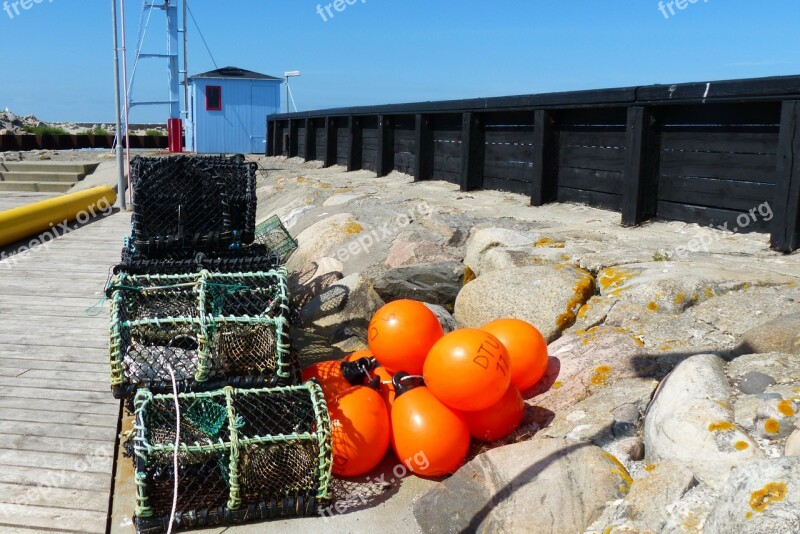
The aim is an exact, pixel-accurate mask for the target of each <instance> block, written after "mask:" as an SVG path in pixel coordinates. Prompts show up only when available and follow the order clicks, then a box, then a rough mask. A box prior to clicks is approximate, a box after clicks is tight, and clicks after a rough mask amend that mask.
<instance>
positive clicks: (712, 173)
mask: <svg viewBox="0 0 800 534" xmlns="http://www.w3.org/2000/svg"><path fill="white" fill-rule="evenodd" d="M776 165H777V159H776V156H774V155H770V154H732V153H727V152H676V151H670V150H662V151H661V165H660V168H661V169H660V173H661V175H664V176H696V177H701V178H719V179H723V180H742V181H748V182H761V183H768V184H775V183H776V182H775V169H776Z"/></svg>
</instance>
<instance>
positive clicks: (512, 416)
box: [463, 384, 525, 442]
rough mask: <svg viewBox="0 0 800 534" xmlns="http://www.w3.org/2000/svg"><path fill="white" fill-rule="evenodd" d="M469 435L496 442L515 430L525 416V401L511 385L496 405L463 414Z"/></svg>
mask: <svg viewBox="0 0 800 534" xmlns="http://www.w3.org/2000/svg"><path fill="white" fill-rule="evenodd" d="M463 413H464V419H466V420H467V426H469V433H470V435H471V436H472V437H473V438H475V439H478V440H481V441H489V442H491V441H497V440H498V439H502V438H504V437H506V436H508V435H509V434H511V433H512V432H514V431H515V430H516V429H517V428H519V424H520V423H521V422H522V417H523V416H524V415H525V401H523V400H522V395H521V394H520V392H519V390H518V389H517V388H516V386H514V385H513V384H512V385H511V386H509V388H508V391H506V394H505V395H503V398H502V399H500V400H499V401H498V402H497V403H496V404H493V405H492V406H489V407H488V408H486V409H484V410H479V411H477V412H463Z"/></svg>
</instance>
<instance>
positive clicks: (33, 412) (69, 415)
mask: <svg viewBox="0 0 800 534" xmlns="http://www.w3.org/2000/svg"><path fill="white" fill-rule="evenodd" d="M52 404H53V403H50V405H51V406H48V407H47V408H46V409H45V408H40V409H33V408H32V405H29V406H30V407H28V408H16V409H15V410H14V411H13V412H12V411H7V412H5V413H2V414H0V420H3V421H17V422H26V421H27V422H31V423H49V422H51V421H53V419H58V421H59V422H60V423H65V424H74V425H86V426H97V427H100V428H111V427H114V426H116V424H117V417H116V414H112V413H111V412H112V410H107V413H106V414H94V413H92V414H90V413H83V412H64V411H63V410H62V411H59V415H58V416H57V417H54V415H53V414H54V410H53V409H52V407H53V406H52Z"/></svg>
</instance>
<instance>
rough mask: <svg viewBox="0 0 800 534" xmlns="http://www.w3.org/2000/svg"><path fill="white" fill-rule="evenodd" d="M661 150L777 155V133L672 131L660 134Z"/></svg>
mask: <svg viewBox="0 0 800 534" xmlns="http://www.w3.org/2000/svg"><path fill="white" fill-rule="evenodd" d="M661 148H662V149H663V150H678V151H690V152H732V153H737V154H772V155H774V154H777V153H778V133H777V132H775V133H773V132H766V133H765V132H740V131H727V132H726V131H711V132H705V131H672V130H666V131H664V132H662V134H661Z"/></svg>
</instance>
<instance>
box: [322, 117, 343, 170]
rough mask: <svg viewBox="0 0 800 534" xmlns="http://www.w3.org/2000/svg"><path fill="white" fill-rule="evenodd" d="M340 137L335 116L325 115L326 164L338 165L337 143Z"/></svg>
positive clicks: (327, 165)
mask: <svg viewBox="0 0 800 534" xmlns="http://www.w3.org/2000/svg"><path fill="white" fill-rule="evenodd" d="M338 137H339V133H338V129H337V128H336V119H335V118H334V117H330V116H329V117H325V160H324V166H325V167H331V166H333V165H336V144H337V141H338V140H339V139H338Z"/></svg>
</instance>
